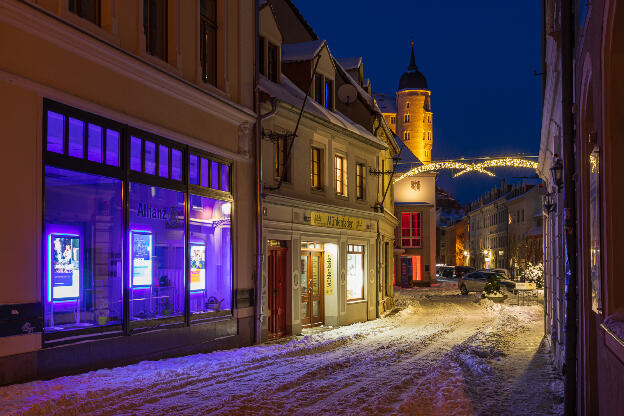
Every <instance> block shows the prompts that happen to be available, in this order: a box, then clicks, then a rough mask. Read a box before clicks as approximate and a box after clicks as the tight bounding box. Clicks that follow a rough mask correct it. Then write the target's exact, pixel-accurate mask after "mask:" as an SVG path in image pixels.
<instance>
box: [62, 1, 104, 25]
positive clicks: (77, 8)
mask: <svg viewBox="0 0 624 416" xmlns="http://www.w3.org/2000/svg"><path fill="white" fill-rule="evenodd" d="M68 8H69V11H70V12H72V13H75V14H76V15H78V16H80V17H82V18H83V19H86V20H88V21H90V22H91V23H93V24H95V25H98V26H99V25H100V0H69V4H68Z"/></svg>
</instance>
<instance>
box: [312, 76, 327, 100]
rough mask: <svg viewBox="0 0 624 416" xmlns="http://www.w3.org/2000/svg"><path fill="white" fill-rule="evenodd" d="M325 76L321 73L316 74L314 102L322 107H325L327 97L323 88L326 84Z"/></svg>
mask: <svg viewBox="0 0 624 416" xmlns="http://www.w3.org/2000/svg"><path fill="white" fill-rule="evenodd" d="M323 78H324V77H323V75H321V74H319V73H315V74H314V101H316V102H317V103H319V104H320V105H325V103H324V102H323V101H324V100H323V98H324V96H325V89H324V88H323V87H324V85H325V83H324V82H323Z"/></svg>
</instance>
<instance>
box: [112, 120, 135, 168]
mask: <svg viewBox="0 0 624 416" xmlns="http://www.w3.org/2000/svg"><path fill="white" fill-rule="evenodd" d="M140 153H141V145H140V143H139V154H140ZM106 164H107V165H111V166H119V132H118V131H115V130H108V129H107V130H106ZM139 165H140V161H139Z"/></svg>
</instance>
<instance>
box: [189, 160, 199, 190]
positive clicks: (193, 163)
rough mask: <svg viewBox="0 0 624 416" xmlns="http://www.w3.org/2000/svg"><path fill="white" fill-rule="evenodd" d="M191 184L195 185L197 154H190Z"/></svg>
mask: <svg viewBox="0 0 624 416" xmlns="http://www.w3.org/2000/svg"><path fill="white" fill-rule="evenodd" d="M189 170H190V181H191V184H193V185H197V184H198V183H197V156H195V155H191V157H190V162H189Z"/></svg>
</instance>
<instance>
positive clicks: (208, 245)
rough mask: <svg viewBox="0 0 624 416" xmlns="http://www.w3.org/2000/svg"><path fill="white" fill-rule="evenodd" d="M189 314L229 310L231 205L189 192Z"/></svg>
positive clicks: (230, 294)
mask: <svg viewBox="0 0 624 416" xmlns="http://www.w3.org/2000/svg"><path fill="white" fill-rule="evenodd" d="M190 197H191V211H190V218H189V236H190V241H189V256H190V263H191V274H190V287H191V305H190V307H191V313H205V312H219V311H229V310H231V309H232V241H231V235H232V230H231V223H230V212H231V204H230V203H229V202H226V201H219V200H216V199H212V198H204V197H201V196H197V195H191V196H190Z"/></svg>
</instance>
